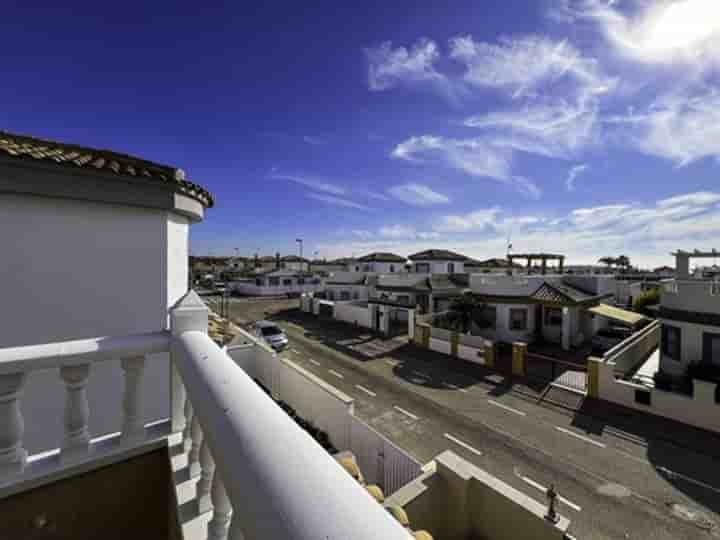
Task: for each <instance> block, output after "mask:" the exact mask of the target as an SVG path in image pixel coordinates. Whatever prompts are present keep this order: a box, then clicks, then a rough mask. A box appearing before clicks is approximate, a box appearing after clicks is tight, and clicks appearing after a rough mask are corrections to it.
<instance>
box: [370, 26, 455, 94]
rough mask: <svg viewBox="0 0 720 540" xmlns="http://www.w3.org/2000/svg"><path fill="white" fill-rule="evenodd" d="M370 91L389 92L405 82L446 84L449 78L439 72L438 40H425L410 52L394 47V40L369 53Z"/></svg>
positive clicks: (421, 40)
mask: <svg viewBox="0 0 720 540" xmlns="http://www.w3.org/2000/svg"><path fill="white" fill-rule="evenodd" d="M365 53H366V55H367V59H368V86H369V88H370V90H373V91H380V90H388V89H390V88H393V87H395V86H398V85H399V84H401V83H408V82H410V83H413V82H421V81H430V82H434V83H438V84H445V83H446V82H447V79H446V78H445V76H444V75H441V74H440V73H438V72H437V71H436V70H435V67H434V64H435V62H436V61H437V60H438V58H439V57H440V53H439V51H438V47H437V45H436V44H435V42H434V41H432V40H429V39H426V38H422V39H420V40H418V42H417V43H416V44H415V45H413V46H412V47H411V48H410V49H407V48H405V47H397V48H393V46H392V43H391V42H390V41H386V42H384V43H382V44H381V45H380V46H378V47H374V48H369V49H366V50H365Z"/></svg>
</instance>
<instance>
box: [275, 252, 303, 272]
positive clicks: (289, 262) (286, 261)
mask: <svg viewBox="0 0 720 540" xmlns="http://www.w3.org/2000/svg"><path fill="white" fill-rule="evenodd" d="M280 268H281V269H283V270H293V271H295V272H309V271H310V261H309V260H308V259H305V258H303V257H298V256H297V255H285V256H284V257H280Z"/></svg>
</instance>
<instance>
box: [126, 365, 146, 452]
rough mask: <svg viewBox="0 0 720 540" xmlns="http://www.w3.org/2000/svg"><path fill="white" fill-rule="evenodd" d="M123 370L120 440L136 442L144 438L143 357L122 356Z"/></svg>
mask: <svg viewBox="0 0 720 540" xmlns="http://www.w3.org/2000/svg"><path fill="white" fill-rule="evenodd" d="M121 365H122V369H123V371H124V372H125V389H124V391H123V423H122V437H121V441H122V442H138V441H142V440H144V439H145V422H144V421H143V415H142V379H143V372H144V368H145V357H144V356H136V357H133V358H123V360H122V362H121Z"/></svg>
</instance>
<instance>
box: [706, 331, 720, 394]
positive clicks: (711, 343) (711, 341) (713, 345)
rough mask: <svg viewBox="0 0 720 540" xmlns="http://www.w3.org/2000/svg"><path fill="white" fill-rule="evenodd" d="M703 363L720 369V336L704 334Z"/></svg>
mask: <svg viewBox="0 0 720 540" xmlns="http://www.w3.org/2000/svg"><path fill="white" fill-rule="evenodd" d="M702 361H703V364H713V365H716V366H718V367H720V334H712V333H710V332H703V351H702ZM718 387H720V385H718Z"/></svg>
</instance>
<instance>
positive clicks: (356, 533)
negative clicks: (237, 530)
mask: <svg viewBox="0 0 720 540" xmlns="http://www.w3.org/2000/svg"><path fill="white" fill-rule="evenodd" d="M171 349H172V355H173V359H174V363H175V366H176V368H177V369H178V371H179V373H180V376H181V377H182V380H183V383H184V385H185V390H186V392H187V396H188V398H189V399H190V401H191V403H192V407H193V411H194V413H195V414H196V415H197V417H198V419H199V422H200V425H201V426H202V430H203V434H204V437H205V438H206V439H207V441H208V444H209V446H210V450H211V451H212V455H213V457H214V460H215V464H216V466H217V469H216V474H217V473H219V474H220V475H221V478H222V481H223V484H224V486H225V489H226V490H227V493H228V496H229V498H230V500H231V501H232V506H233V509H234V513H233V516H234V517H233V519H237V518H239V520H240V523H241V526H242V529H243V531H244V532H245V533H246V537H249V538H295V539H300V540H317V539H319V538H320V539H323V538H330V539H337V538H346V539H349V540H364V539H368V540H369V539H371V538H372V539H376V538H384V539H398V540H407V538H408V532H407V531H406V530H405V529H404V528H403V527H401V526H400V525H399V524H398V523H397V522H396V521H395V520H394V519H393V518H392V517H391V516H390V514H389V513H388V512H386V511H385V509H384V508H383V507H382V506H381V505H380V504H378V503H377V502H376V501H375V500H374V499H372V497H370V496H369V495H368V494H367V493H366V492H365V490H364V489H363V488H362V486H360V485H359V484H358V483H357V482H356V481H355V480H354V479H353V478H352V477H351V476H350V475H349V474H347V473H346V472H345V471H344V470H343V469H342V467H340V465H339V464H338V463H337V462H336V461H335V460H334V459H333V458H332V457H331V456H330V455H329V454H328V453H327V452H326V451H325V450H324V449H323V448H322V447H321V446H320V445H318V444H317V443H316V442H315V441H314V440H313V439H312V438H311V437H310V435H308V434H307V433H306V432H305V431H304V430H302V429H301V428H300V427H299V426H298V425H297V424H296V423H295V422H294V421H293V420H292V419H291V418H290V417H289V416H287V414H285V412H284V411H283V410H282V409H281V408H280V407H278V406H277V405H276V404H275V403H274V402H273V401H272V400H271V399H270V398H269V397H268V396H267V395H266V394H265V393H264V392H263V391H262V390H261V389H260V388H259V387H258V386H257V385H256V384H255V382H254V381H253V380H252V379H251V378H250V377H249V376H248V375H247V374H246V373H245V372H244V371H243V370H242V369H241V368H240V367H239V366H237V365H236V364H235V363H234V362H233V360H232V359H231V358H230V357H229V356H227V354H225V353H224V352H223V351H222V350H221V349H220V348H219V347H218V346H217V345H216V344H215V343H214V342H213V341H212V340H211V339H210V338H209V337H208V336H207V334H205V333H204V332H201V331H196V330H188V331H184V332H181V333H179V334H176V335H175V336H174V337H173V343H172V347H171Z"/></svg>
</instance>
